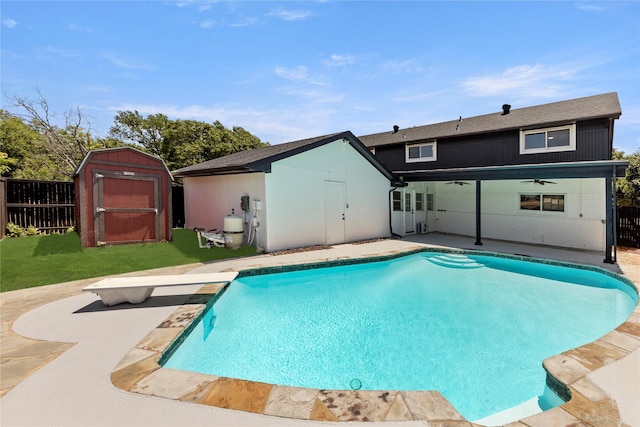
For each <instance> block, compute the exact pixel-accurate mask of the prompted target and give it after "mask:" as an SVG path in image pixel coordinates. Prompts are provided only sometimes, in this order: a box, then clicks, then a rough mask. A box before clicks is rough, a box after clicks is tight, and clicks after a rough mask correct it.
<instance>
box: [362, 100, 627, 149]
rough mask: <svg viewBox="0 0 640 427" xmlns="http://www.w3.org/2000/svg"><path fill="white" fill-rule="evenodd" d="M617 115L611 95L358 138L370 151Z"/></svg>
mask: <svg viewBox="0 0 640 427" xmlns="http://www.w3.org/2000/svg"><path fill="white" fill-rule="evenodd" d="M620 114H622V109H621V108H620V101H619V100H618V94H617V93H616V92H610V93H604V94H601V95H594V96H588V97H584V98H577V99H571V100H568V101H560V102H553V103H550V104H543V105H537V106H534V107H526V108H517V109H513V110H510V112H509V114H503V111H500V112H497V113H492V114H485V115H483V116H475V117H469V118H465V117H460V118H459V119H456V120H451V121H448V122H442V123H435V124H431V125H425V126H416V127H412V128H406V129H398V131H397V132H395V131H389V132H381V133H375V134H371V135H365V136H360V137H359V138H360V140H361V141H362V142H363V143H364V144H365V145H366V146H367V147H369V148H372V147H379V146H384V145H392V144H405V143H407V142H411V141H424V140H433V139H438V138H447V137H455V136H463V135H470V134H481V133H489V132H497V131H506V130H512V129H527V128H529V129H531V128H536V127H542V126H553V125H560V124H567V123H571V122H575V121H577V120H589V119H597V118H603V117H610V118H614V119H617V118H618V117H620Z"/></svg>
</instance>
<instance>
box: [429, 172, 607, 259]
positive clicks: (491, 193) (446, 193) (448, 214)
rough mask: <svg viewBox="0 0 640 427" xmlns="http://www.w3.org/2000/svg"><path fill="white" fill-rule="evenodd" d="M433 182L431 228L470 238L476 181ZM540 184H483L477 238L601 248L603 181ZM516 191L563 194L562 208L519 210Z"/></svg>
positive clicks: (567, 181)
mask: <svg viewBox="0 0 640 427" xmlns="http://www.w3.org/2000/svg"><path fill="white" fill-rule="evenodd" d="M468 182H470V183H471V185H464V186H459V185H454V184H450V185H447V184H445V183H437V185H436V193H435V207H436V211H435V212H434V213H435V215H436V231H439V232H444V233H454V234H462V235H468V236H475V202H476V200H475V182H474V181H468ZM553 182H555V183H556V184H546V185H544V186H542V185H538V184H533V183H522V182H521V181H519V180H518V181H483V182H482V209H481V212H482V223H481V224H482V236H483V237H487V238H492V239H501V240H511V241H518V242H526V243H535V244H544V245H552V246H562V247H571V248H578V249H590V250H604V248H605V232H606V229H605V227H606V226H605V200H604V198H605V180H604V179H600V178H592V179H557V180H553ZM520 194H563V195H564V196H565V211H564V212H548V211H527V210H521V209H520Z"/></svg>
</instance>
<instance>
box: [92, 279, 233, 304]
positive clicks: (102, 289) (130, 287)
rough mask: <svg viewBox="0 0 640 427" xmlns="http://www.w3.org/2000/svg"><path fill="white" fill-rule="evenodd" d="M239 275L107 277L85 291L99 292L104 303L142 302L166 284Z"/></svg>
mask: <svg viewBox="0 0 640 427" xmlns="http://www.w3.org/2000/svg"><path fill="white" fill-rule="evenodd" d="M237 276H238V273H237V272H236V271H225V272H221V273H203V274H171V275H165V276H135V277H133V276H131V277H107V278H106V279H102V280H100V281H98V282H96V283H94V284H93V285H89V286H86V287H84V288H83V289H82V290H83V291H84V292H93V293H95V294H97V295H98V296H99V297H100V299H101V300H102V302H103V303H104V305H107V306H109V305H116V304H120V303H122V302H128V303H131V304H140V303H141V302H144V301H145V300H146V299H147V298H149V297H150V296H151V293H153V290H154V289H155V288H159V287H166V286H183V285H200V284H202V285H204V284H209V283H225V284H226V283H230V282H233V280H234V279H235V278H236V277H237Z"/></svg>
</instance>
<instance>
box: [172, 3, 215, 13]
mask: <svg viewBox="0 0 640 427" xmlns="http://www.w3.org/2000/svg"><path fill="white" fill-rule="evenodd" d="M217 2H218V0H182V1H178V2H175V3H174V5H175V6H177V7H179V8H183V7H191V6H194V7H195V8H196V10H197V11H198V12H204V11H207V10H209V9H211V5H212V4H213V3H217Z"/></svg>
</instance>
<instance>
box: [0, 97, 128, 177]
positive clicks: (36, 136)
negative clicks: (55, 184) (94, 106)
mask: <svg viewBox="0 0 640 427" xmlns="http://www.w3.org/2000/svg"><path fill="white" fill-rule="evenodd" d="M36 93H37V96H36V98H35V99H30V98H27V97H23V96H9V97H7V98H8V99H9V102H10V105H11V107H13V108H14V109H15V110H17V111H19V113H18V114H15V115H10V114H8V113H5V114H3V115H2V117H0V120H1V121H2V123H1V126H2V135H1V136H2V149H1V150H0V151H1V152H6V153H7V157H8V158H9V159H17V163H16V165H14V167H13V168H10V169H9V170H8V171H7V174H8V175H9V176H13V177H15V178H31V179H53V180H70V179H71V174H72V173H73V171H74V170H75V168H76V167H77V166H78V165H79V164H80V162H81V161H82V159H83V158H84V156H85V155H86V154H87V153H88V152H89V150H92V149H96V148H106V147H110V146H114V145H121V143H120V142H119V141H114V140H107V139H96V138H94V137H93V136H92V131H91V125H90V123H89V122H88V121H87V119H86V118H85V116H84V115H83V114H82V112H81V110H80V109H79V108H75V109H72V110H69V111H68V112H66V113H64V114H63V116H62V118H61V119H59V121H60V123H63V124H61V125H59V124H58V123H56V121H57V119H58V118H57V117H55V115H54V114H53V113H52V112H51V111H50V107H49V103H48V101H47V100H46V99H45V97H44V96H43V95H42V94H41V93H40V92H39V91H37V90H36ZM20 122H22V124H20ZM5 147H6V150H5Z"/></svg>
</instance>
